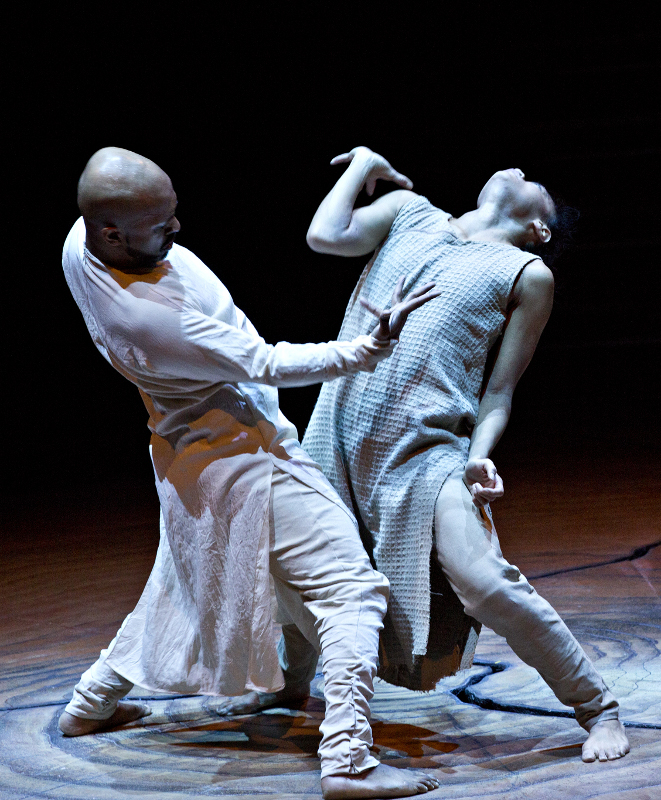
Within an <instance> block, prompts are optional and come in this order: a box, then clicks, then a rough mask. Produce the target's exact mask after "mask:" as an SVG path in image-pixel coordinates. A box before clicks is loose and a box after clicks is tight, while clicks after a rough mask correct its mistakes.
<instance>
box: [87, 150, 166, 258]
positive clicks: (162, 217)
mask: <svg viewBox="0 0 661 800" xmlns="http://www.w3.org/2000/svg"><path fill="white" fill-rule="evenodd" d="M176 205H177V196H176V195H175V193H174V189H173V188H172V183H171V181H170V178H169V177H168V176H167V174H166V173H165V172H163V170H162V169H161V168H160V167H159V166H158V165H157V164H154V162H153V161H150V159H148V158H145V157H144V156H141V155H138V154H137V153H133V152H131V150H124V149H123V148H121V147H104V148H103V149H102V150H98V151H97V152H96V153H94V155H93V156H92V158H90V160H89V161H88V162H87V165H86V167H85V169H84V170H83V174H82V175H81V176H80V180H79V181H78V207H79V208H80V212H81V214H82V215H83V218H84V220H85V228H86V231H87V237H86V245H87V248H88V250H90V252H91V253H92V254H94V255H96V256H97V257H98V258H100V259H101V260H102V261H104V262H105V263H107V264H109V265H111V266H116V267H117V268H119V269H127V270H135V271H144V270H148V269H152V268H153V267H154V265H156V264H157V263H159V262H160V261H162V260H163V259H164V258H165V256H166V254H167V252H168V250H169V249H170V247H171V245H172V242H173V241H174V237H175V235H176V234H177V232H178V230H179V222H178V221H177V219H176V217H175V215H174V214H175V208H176Z"/></svg>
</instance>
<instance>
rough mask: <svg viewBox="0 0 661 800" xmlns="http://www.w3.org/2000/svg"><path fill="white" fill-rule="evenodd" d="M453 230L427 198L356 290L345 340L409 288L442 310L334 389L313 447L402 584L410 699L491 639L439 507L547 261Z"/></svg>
mask: <svg viewBox="0 0 661 800" xmlns="http://www.w3.org/2000/svg"><path fill="white" fill-rule="evenodd" d="M450 218H451V217H450V215H449V214H448V213H446V212H444V211H441V210H439V209H437V208H435V207H434V206H433V205H432V204H431V203H430V202H429V200H427V199H426V198H424V197H420V196H418V197H417V198H415V199H413V200H411V201H410V202H408V203H407V204H405V205H404V206H403V207H402V209H401V210H400V212H399V214H398V215H397V217H396V219H395V221H394V223H393V225H392V228H391V230H390V233H389V235H388V237H387V239H386V240H385V241H384V242H383V244H382V245H381V247H380V248H379V249H378V250H377V251H376V253H375V254H374V256H373V258H372V259H371V260H370V262H369V263H368V264H367V266H366V267H365V269H364V271H363V273H362V275H361V277H360V279H359V281H358V284H357V286H356V288H355V290H354V292H353V294H352V297H351V299H350V301H349V305H348V307H347V311H346V314H345V318H344V322H343V324H342V328H341V331H340V336H339V338H340V339H352V338H354V337H355V336H358V335H359V334H362V333H367V332H369V331H370V330H371V329H372V328H373V326H374V317H373V316H372V315H371V314H370V313H369V312H367V311H366V310H365V309H364V308H363V307H362V306H361V305H360V303H359V302H358V298H359V296H360V295H363V296H365V297H367V298H369V300H370V301H371V302H372V303H374V304H375V305H377V306H381V307H385V306H387V305H389V303H390V298H391V294H392V291H393V288H394V286H395V284H396V283H397V280H398V279H399V278H400V277H401V275H403V274H406V275H407V278H406V282H405V285H404V290H405V292H410V291H411V290H412V289H415V288H416V287H418V286H421V285H423V284H424V283H427V282H428V281H435V282H436V288H437V289H440V290H441V296H440V297H438V298H436V299H435V300H433V301H431V302H429V303H427V304H425V305H424V306H422V307H421V308H419V309H417V310H416V311H415V312H414V313H413V314H412V315H411V316H410V317H409V319H408V320H407V323H406V325H405V327H404V330H403V331H402V334H401V337H400V344H399V346H398V347H397V348H396V350H395V353H394V355H393V356H392V357H391V358H390V359H388V360H387V361H386V362H382V363H381V364H380V365H379V367H378V368H377V370H376V371H375V372H374V373H373V374H369V375H368V374H358V375H352V376H348V377H345V378H341V379H340V380H337V381H335V382H333V383H332V384H331V383H327V384H325V385H324V386H322V388H321V392H320V394H319V399H318V400H317V404H316V406H315V409H314V412H313V414H312V417H311V419H310V423H309V425H308V428H307V431H306V434H305V437H304V439H303V443H302V444H303V448H304V449H305V450H306V451H307V452H308V453H309V455H311V456H312V458H314V459H315V460H316V461H317V462H318V463H319V464H320V465H321V467H322V469H323V471H324V473H325V475H326V476H327V477H328V479H329V480H330V482H331V484H333V486H334V487H335V489H336V490H337V491H338V493H339V494H340V496H341V497H342V499H343V500H344V502H345V503H346V504H347V505H348V506H349V508H352V509H353V511H354V513H355V515H356V518H357V519H358V523H359V528H360V531H361V538H362V539H363V543H364V544H365V547H366V549H367V550H368V552H369V554H370V556H371V558H372V559H373V562H374V563H375V565H376V567H377V569H379V570H380V571H381V572H383V573H384V574H385V575H386V576H387V577H388V578H389V580H390V584H391V595H390V603H389V607H388V615H387V617H386V621H385V627H384V630H383V632H382V637H381V652H380V662H381V664H380V668H379V675H380V676H381V677H382V678H384V679H385V680H387V681H389V682H391V683H394V684H396V685H400V686H406V687H407V688H411V689H432V688H433V687H434V685H435V684H436V682H437V681H438V680H439V679H440V678H441V677H444V676H447V675H451V674H454V673H455V672H456V671H457V670H459V669H465V668H468V667H469V666H470V665H471V664H472V657H473V653H474V651H475V646H476V644H477V635H478V633H479V625H478V623H477V622H476V621H475V620H473V619H471V618H470V617H468V616H467V615H466V614H465V613H464V612H463V608H462V607H461V604H460V603H459V600H458V599H457V597H456V595H455V594H454V592H453V591H452V589H451V588H450V586H449V584H448V582H447V580H446V579H445V577H444V575H443V573H442V571H441V570H440V569H439V568H438V567H437V565H436V560H435V559H433V560H431V562H430V555H431V549H432V542H433V535H432V528H433V520H434V507H435V503H436V498H437V497H438V494H439V492H440V490H441V487H442V486H443V483H444V482H445V480H446V478H447V477H448V475H450V473H452V472H453V471H454V470H455V469H457V468H463V467H464V465H465V463H466V460H467V456H468V449H469V444H470V437H471V433H472V430H473V427H474V425H475V423H476V420H477V413H478V406H479V400H480V391H481V388H482V383H483V378H484V373H485V366H486V363H487V355H488V353H489V350H490V349H491V347H492V346H493V345H494V343H495V342H496V341H497V339H498V337H499V336H500V334H501V333H502V330H503V326H504V322H505V319H506V313H507V307H508V303H509V298H510V295H511V292H512V289H513V286H514V283H515V281H516V279H517V277H518V276H519V274H520V273H521V271H522V269H523V268H524V267H525V266H526V265H527V264H528V263H530V262H531V261H533V260H535V259H536V258H537V256H534V255H532V254H530V253H526V252H524V251H522V250H519V249H518V248H515V247H512V246H510V245H506V244H500V243H494V242H476V241H465V240H463V239H461V238H459V237H458V236H457V234H456V233H455V230H454V228H453V227H452V226H451V225H450V223H449V219H450Z"/></svg>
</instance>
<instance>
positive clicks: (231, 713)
mask: <svg viewBox="0 0 661 800" xmlns="http://www.w3.org/2000/svg"><path fill="white" fill-rule="evenodd" d="M309 696H310V684H309V683H308V684H304V685H300V686H296V687H289V686H285V688H284V689H281V690H280V691H279V692H248V694H242V695H240V696H239V697H228V698H227V699H226V700H223V701H222V702H221V703H219V704H218V705H217V706H214V707H213V711H214V712H215V713H216V714H218V715H220V716H221V717H236V716H239V715H240V714H258V713H259V712H260V711H263V710H264V709H265V708H299V707H300V706H301V704H302V703H304V702H305V701H306V700H307V699H308V697H309Z"/></svg>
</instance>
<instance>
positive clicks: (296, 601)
mask: <svg viewBox="0 0 661 800" xmlns="http://www.w3.org/2000/svg"><path fill="white" fill-rule="evenodd" d="M270 523H271V524H270V533H271V541H270V548H271V555H270V567H271V574H272V576H273V580H274V584H275V590H276V595H277V598H278V605H279V608H280V611H281V614H283V616H284V618H285V619H286V622H285V624H284V625H283V630H284V631H285V632H288V634H289V638H291V633H292V631H296V632H297V636H296V637H295V638H296V642H298V643H299V645H300V646H302V648H303V650H304V651H305V657H302V658H300V659H299V658H298V656H297V654H296V649H295V647H296V645H294V646H293V647H292V648H290V651H289V655H290V656H291V655H292V652H293V653H294V657H293V658H291V662H292V663H291V664H289V663H288V662H287V655H286V654H285V651H284V648H283V647H282V646H281V648H280V652H281V661H282V663H283V667H284V670H285V678H286V680H287V683H288V685H295V684H296V683H300V684H305V683H308V682H309V681H310V679H311V678H312V677H313V676H314V668H315V665H316V654H317V652H318V651H319V650H320V651H321V655H322V664H323V672H324V694H325V698H326V715H325V719H324V721H323V723H322V725H321V728H320V730H321V733H322V740H321V743H320V745H319V756H320V758H321V776H322V778H323V777H326V776H328V775H342V774H352V773H358V772H362V771H364V770H366V769H370V768H372V767H375V766H377V764H378V763H379V762H378V761H377V760H376V759H375V758H374V757H373V756H372V755H371V754H370V752H369V747H370V745H371V744H372V731H371V728H370V723H369V720H370V712H369V700H370V698H371V697H372V694H373V692H374V690H373V679H374V675H375V673H376V658H377V653H378V642H379V631H380V630H381V628H382V625H383V622H382V621H383V617H384V615H385V611H386V605H387V601H388V581H387V579H386V578H385V577H384V576H383V575H381V574H380V573H379V572H376V571H375V570H374V569H373V568H372V566H371V565H370V563H369V559H368V557H367V555H366V554H365V551H364V550H363V547H362V545H361V543H360V539H359V536H358V532H357V529H356V526H355V523H354V521H353V520H352V518H351V517H350V516H349V514H348V513H347V512H346V511H343V510H342V509H341V508H340V507H339V506H337V505H335V504H334V503H331V502H330V501H329V500H327V499H326V498H325V497H323V496H322V495H320V494H319V493H318V492H316V491H315V490H314V489H311V488H310V487H308V486H306V485H305V484H303V483H301V482H300V481H298V480H296V478H294V477H292V476H291V475H289V474H288V473H285V472H282V471H280V470H278V469H275V470H274V472H273V481H272V490H271V504H270ZM298 632H300V633H298ZM107 653H108V650H103V651H102V652H101V655H100V658H99V660H98V661H97V662H96V663H95V664H93V665H92V666H91V667H90V669H89V670H87V672H85V673H84V675H83V676H82V678H81V680H80V682H79V683H78V685H77V686H76V688H75V690H74V695H73V699H72V700H71V702H70V703H69V705H68V706H67V708H66V710H67V711H68V712H69V713H70V714H73V715H74V716H77V717H82V718H87V719H98V720H101V719H108V718H109V717H110V716H112V714H113V713H114V711H115V709H116V708H117V703H118V701H119V699H120V698H121V697H123V696H124V695H126V694H127V693H128V692H129V691H130V690H131V688H132V686H133V684H132V683H130V682H129V681H127V680H125V679H124V678H123V677H122V676H121V675H118V674H117V673H116V672H115V671H114V670H111V669H110V668H109V667H108V666H107V665H106V664H105V658H106V656H107Z"/></svg>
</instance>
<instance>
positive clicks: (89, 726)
mask: <svg viewBox="0 0 661 800" xmlns="http://www.w3.org/2000/svg"><path fill="white" fill-rule="evenodd" d="M150 714H151V708H149V706H143V705H142V703H120V704H119V705H118V706H117V710H116V711H115V713H114V714H113V715H112V717H109V718H108V719H82V718H81V717H74V715H73V714H69V712H68V711H64V712H63V713H62V716H61V717H60V721H59V726H60V730H61V731H62V733H63V734H64V735H65V736H84V735H85V734H86V733H96V732H97V731H105V730H108V728H116V727H117V726H118V725H126V723H127V722H133V721H134V720H136V719H140V717H148V716H149V715H150Z"/></svg>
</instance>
